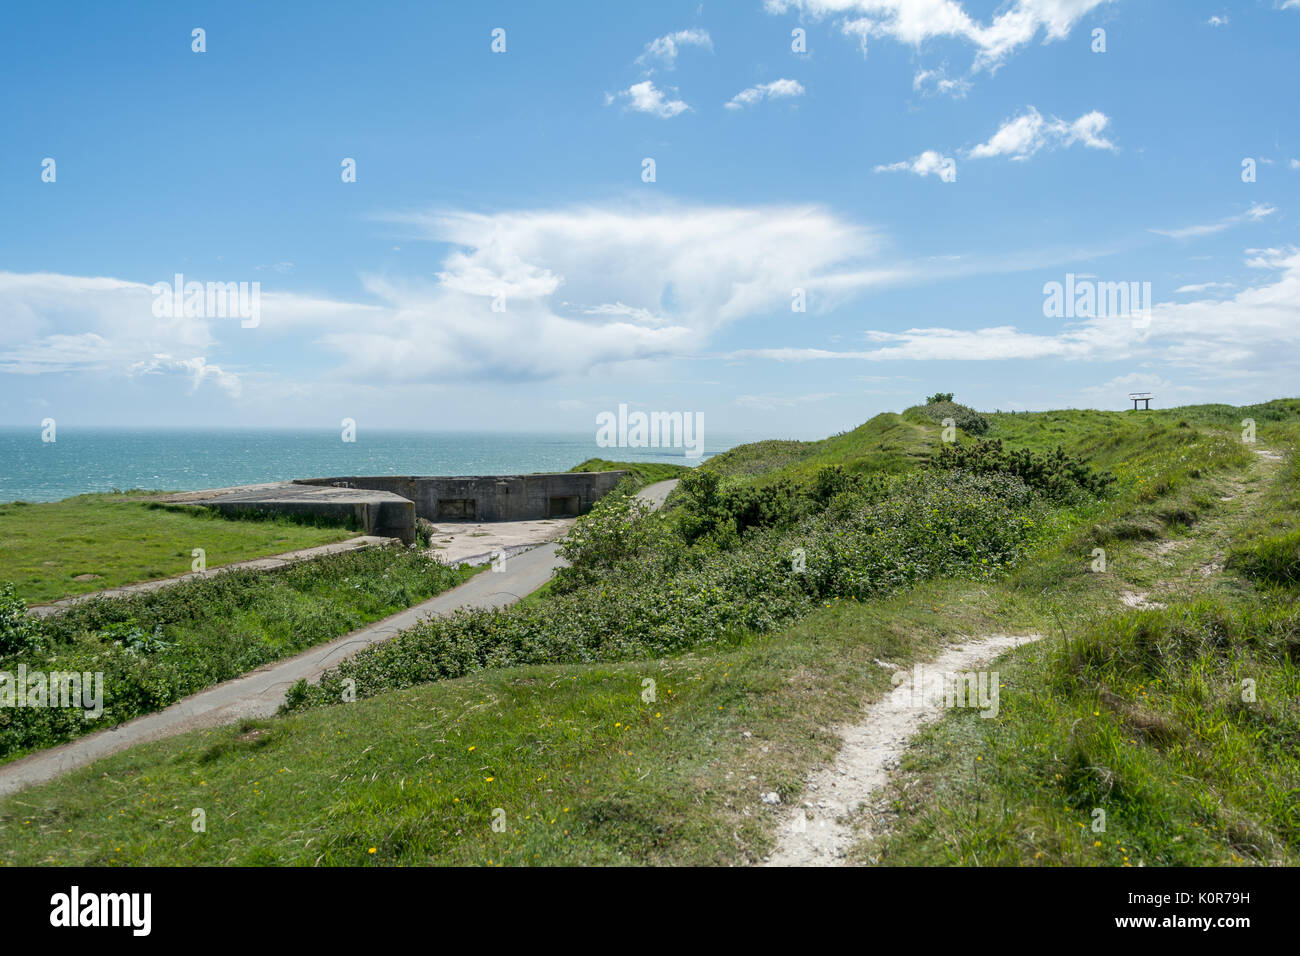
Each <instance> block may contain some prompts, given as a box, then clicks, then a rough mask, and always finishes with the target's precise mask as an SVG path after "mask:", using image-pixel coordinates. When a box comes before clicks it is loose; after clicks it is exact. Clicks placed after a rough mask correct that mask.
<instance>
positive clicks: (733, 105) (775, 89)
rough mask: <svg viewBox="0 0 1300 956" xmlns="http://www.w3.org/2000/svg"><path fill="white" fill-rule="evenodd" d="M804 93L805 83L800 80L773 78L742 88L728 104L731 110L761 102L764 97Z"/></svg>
mask: <svg viewBox="0 0 1300 956" xmlns="http://www.w3.org/2000/svg"><path fill="white" fill-rule="evenodd" d="M803 94H804V88H803V85H802V84H801V83H800V82H799V81H798V80H773V81H772V82H771V83H760V84H759V85H758V86H751V87H750V88H749V89H747V90H741V91H740V92H739V93H737V94H736V95H735V96H733V97H732V98H731V99H730V100H729V101H728V102H727V104H726V106H727V109H729V110H740V109H744V108H745V107H746V106H753V105H755V104H756V103H760V102H762V101H763V100H764V99H781V98H786V97H791V96H803Z"/></svg>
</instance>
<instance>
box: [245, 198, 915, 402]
mask: <svg viewBox="0 0 1300 956" xmlns="http://www.w3.org/2000/svg"><path fill="white" fill-rule="evenodd" d="M390 218H391V219H392V220H394V221H398V222H401V223H403V224H405V225H406V226H407V227H408V228H410V229H413V230H414V231H415V232H416V233H418V234H419V235H421V236H422V237H423V238H426V239H429V240H431V241H437V242H444V243H449V244H451V245H452V246H453V247H454V250H453V251H452V252H451V253H449V254H448V255H447V257H446V258H445V259H444V261H443V264H442V265H443V267H442V269H441V270H440V271H439V272H438V273H437V274H436V275H435V276H434V277H433V279H432V280H418V279H396V278H392V277H388V276H363V281H364V283H365V287H366V289H367V290H368V291H369V292H370V293H371V294H372V295H374V296H375V297H376V298H378V299H380V300H382V301H383V302H384V303H385V305H384V307H383V311H382V314H381V315H379V316H375V317H371V318H369V319H368V320H367V321H366V322H365V323H364V324H358V325H355V326H353V325H343V324H340V323H332V324H330V325H329V326H328V327H327V328H325V329H324V330H323V331H322V332H321V333H320V334H319V336H318V339H317V341H319V342H320V343H321V344H322V345H323V346H324V347H326V348H328V349H330V350H331V351H334V352H336V353H338V354H339V355H340V356H341V357H345V358H346V360H347V370H348V374H351V375H355V376H358V377H360V378H363V379H365V380H372V381H373V380H392V381H409V382H417V381H436V380H445V379H448V378H454V379H474V378H482V379H496V378H508V379H520V380H528V379H533V380H537V379H548V378H557V377H563V376H569V375H578V374H585V373H587V372H588V371H590V370H591V369H592V368H595V367H599V366H610V365H615V364H618V363H623V362H635V361H643V360H654V359H663V358H669V357H673V356H681V355H691V354H696V353H697V352H698V351H699V350H700V349H701V348H703V347H704V346H705V344H706V343H707V342H708V340H709V338H710V336H711V335H712V334H713V333H714V332H715V331H716V330H718V329H719V328H721V327H722V326H724V325H727V324H729V323H732V322H735V321H738V320H742V319H744V318H746V317H748V316H752V315H757V314H761V313H770V312H773V311H777V310H788V309H789V308H790V302H791V290H792V289H796V288H801V289H804V290H805V292H806V294H807V296H808V298H809V303H810V308H816V307H831V306H832V305H834V304H836V303H838V302H841V301H844V300H845V299H846V298H847V297H849V296H851V295H853V294H855V293H857V292H860V291H861V290H863V289H865V288H869V287H872V286H877V285H882V284H886V283H889V282H891V281H897V280H898V279H899V274H898V273H896V272H893V271H891V270H888V269H871V268H867V267H866V264H867V261H868V260H869V259H870V258H872V257H873V256H875V255H877V254H878V253H879V250H880V247H881V239H880V238H879V237H878V236H877V235H876V234H875V233H874V232H872V231H871V230H869V229H866V228H863V227H860V226H857V225H854V224H852V223H848V222H846V221H844V220H842V219H840V218H838V217H837V216H835V215H833V214H832V213H830V212H828V211H826V210H825V209H823V208H821V207H818V206H773V207H730V206H726V207H722V206H707V207H699V206H692V207H682V206H677V205H665V206H659V207H655V208H649V209H647V208H641V207H638V208H611V207H579V208H566V209H556V210H540V211H521V212H505V213H497V214H491V215H488V214H478V213H464V212H441V211H435V212H428V213H408V214H402V215H398V216H393V217H390ZM494 303H496V304H498V306H499V308H498V310H495V311H494V308H493V306H494ZM264 311H265V310H264Z"/></svg>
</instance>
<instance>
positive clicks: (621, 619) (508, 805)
mask: <svg viewBox="0 0 1300 956" xmlns="http://www.w3.org/2000/svg"><path fill="white" fill-rule="evenodd" d="M985 417H986V418H987V420H988V430H987V433H986V434H985V435H984V436H982V437H983V438H985V439H988V440H1001V441H1002V442H1003V443H1004V446H1005V447H1006V448H1008V449H1013V450H1014V449H1027V450H1030V451H1033V452H1037V453H1039V454H1040V455H1042V454H1046V453H1048V452H1049V451H1050V450H1051V449H1054V448H1055V447H1056V446H1057V445H1060V446H1062V447H1063V448H1064V449H1065V451H1066V452H1068V453H1070V454H1078V455H1083V456H1085V457H1086V458H1087V459H1088V462H1089V464H1090V465H1091V466H1092V467H1093V468H1096V469H1103V470H1105V471H1108V472H1110V473H1112V474H1113V475H1114V476H1115V481H1114V482H1113V484H1111V485H1110V486H1109V487H1108V488H1107V490H1106V491H1105V493H1104V494H1100V495H1091V494H1084V493H1079V494H1075V495H1071V496H1067V497H1065V498H1058V499H1048V498H1045V497H1044V496H1043V494H1041V493H1039V492H1034V491H1033V490H1032V489H1029V491H1028V493H1026V491H1025V490H1024V486H1023V485H1022V484H1021V483H1020V479H1018V478H1016V479H1013V478H1010V477H1008V478H1005V479H1004V478H998V479H997V481H996V482H994V483H993V484H981V483H980V482H979V481H974V480H971V479H968V478H964V477H962V476H960V475H951V476H950V475H944V474H938V475H934V476H926V475H921V474H920V472H921V471H922V470H927V471H928V469H922V465H923V464H924V463H925V462H926V461H927V460H928V455H929V454H932V453H934V452H935V451H936V450H937V449H938V448H939V447H940V446H941V444H942V439H941V429H942V426H941V424H940V423H938V422H935V421H933V418H932V416H931V415H930V414H927V412H926V410H925V409H924V408H923V407H921V408H917V409H909V410H908V411H907V412H905V413H903V414H902V415H883V416H878V417H877V418H875V419H872V420H871V421H870V422H868V423H866V424H864V425H863V426H861V427H860V428H857V429H854V430H853V431H851V432H846V433H844V434H842V435H837V436H834V437H832V438H828V439H825V440H823V441H820V442H759V443H755V444H752V445H746V446H741V447H740V448H737V449H733V450H732V451H731V452H728V453H726V454H724V455H719V456H717V457H716V458H713V459H710V460H709V461H708V462H706V463H705V464H704V465H702V466H701V468H700V469H698V474H703V475H710V474H713V475H717V476H720V477H722V478H724V479H725V481H724V482H723V486H722V491H723V492H725V490H726V489H727V488H734V489H753V490H754V491H755V493H759V492H764V490H765V489H767V491H766V492H764V493H766V494H768V495H769V497H758V498H754V497H752V496H751V497H746V495H745V494H739V492H737V494H736V496H734V497H732V498H726V497H725V495H724V497H716V496H714V495H713V493H712V492H710V489H709V487H708V486H707V485H704V484H701V485H698V486H697V487H695V488H694V490H691V489H687V491H685V492H683V493H682V494H681V495H679V504H678V507H677V508H675V509H673V510H672V511H671V512H670V513H668V514H664V515H661V516H659V517H656V518H653V519H638V518H636V517H635V515H634V514H633V513H631V512H619V511H618V510H616V509H615V506H614V505H615V503H613V502H612V503H611V504H610V507H609V509H606V510H602V511H601V512H600V513H598V514H595V515H594V517H593V518H592V519H591V521H590V522H587V523H586V524H585V525H584V527H585V528H587V529H588V530H589V531H590V532H591V533H589V534H587V535H586V536H585V538H584V539H583V542H584V543H582V544H581V546H575V547H576V550H575V566H576V568H577V571H576V572H575V573H574V575H573V576H572V577H571V578H568V579H565V580H560V579H556V582H555V583H554V584H553V585H552V587H551V588H550V589H548V592H547V593H546V594H545V595H542V596H540V597H539V598H538V599H537V600H535V601H533V602H529V604H528V605H527V606H526V607H525V608H522V609H520V610H518V611H516V612H508V613H506V614H502V615H497V616H491V615H488V616H479V617H469V618H467V619H465V620H463V621H461V622H459V623H455V622H453V623H446V624H438V625H431V626H430V627H429V628H426V629H424V630H422V631H421V632H419V633H417V634H413V635H411V636H410V637H409V638H407V639H399V640H398V641H394V642H392V644H391V645H387V646H386V647H385V649H382V650H377V651H376V652H375V653H374V654H367V655H363V656H360V657H358V658H357V659H356V662H355V664H354V665H352V668H351V670H347V671H345V672H342V673H344V674H348V675H350V676H351V677H352V678H355V679H356V681H357V688H358V696H359V697H360V699H358V700H357V701H356V702H355V703H338V702H336V699H320V700H315V701H312V702H310V703H311V706H307V707H305V709H298V710H295V711H294V712H293V713H291V714H288V715H286V716H283V717H279V718H276V719H274V720H270V721H264V722H257V723H249V724H245V725H242V726H239V727H229V728H222V729H219V730H211V731H202V732H198V733H194V734H189V735H186V736H183V737H179V738H176V739H174V740H170V741H163V742H160V743H157V744H152V745H149V746H145V747H141V748H137V749H135V750H133V751H131V752H129V753H124V754H119V755H117V756H115V757H113V758H110V759H108V760H106V761H102V762H100V763H99V764H96V765H94V766H93V767H88V768H85V769H83V770H80V771H77V772H74V773H72V774H69V775H67V776H66V777H64V778H62V779H60V780H59V781H55V782H53V783H51V784H49V785H46V786H43V787H38V788H34V789H31V790H28V791H25V792H24V793H21V794H18V795H16V796H14V797H10V798H7V799H5V800H0V861H3V862H5V863H9V864H30V863H42V862H54V863H163V862H166V863H212V864H222V863H244V864H259V863H299V864H305V865H311V864H322V865H323V864H355V865H368V864H376V865H385V864H396V863H402V864H418V863H424V864H428V863H435V864H441V863H451V864H478V865H533V864H541V865H545V864H577V863H637V864H645V863H696V864H734V863H744V862H752V861H755V860H759V859H761V858H762V857H763V855H764V854H765V853H767V852H769V851H770V849H771V847H772V846H773V843H774V833H775V827H776V825H777V820H778V817H777V812H778V809H779V808H774V807H773V806H772V805H771V804H770V803H769V802H765V801H764V799H763V798H762V795H763V794H766V793H771V792H775V793H777V794H778V795H779V796H780V798H781V800H782V802H783V803H784V804H789V803H790V802H792V801H794V800H797V799H799V798H800V796H801V794H802V790H803V781H804V779H805V775H806V773H807V772H808V771H809V770H810V769H811V768H813V767H815V766H818V765H820V764H821V763H823V762H824V761H826V760H827V759H828V758H829V757H830V756H831V755H832V754H833V753H834V751H835V748H836V747H837V746H838V739H837V737H836V736H835V734H834V733H833V731H832V729H831V728H833V727H834V726H836V725H837V724H839V723H843V722H845V721H850V720H853V719H856V718H857V715H858V714H860V712H861V707H862V705H863V704H864V702H868V701H871V700H874V699H877V698H878V697H879V696H881V695H882V694H884V693H886V692H888V690H889V687H890V683H889V680H888V672H887V671H885V670H883V669H881V668H880V667H879V666H877V665H875V664H874V663H873V662H874V661H876V660H880V659H883V660H888V661H891V662H893V663H894V664H897V665H900V666H903V667H907V666H909V665H910V664H911V663H912V662H914V661H923V660H928V659H929V658H931V657H932V656H934V654H936V653H937V652H938V651H939V650H940V649H942V648H943V647H945V646H946V645H948V644H951V643H953V642H955V641H959V640H961V639H962V637H963V636H968V635H979V634H990V633H1027V632H1030V631H1036V632H1038V633H1042V634H1045V635H1047V636H1046V638H1045V640H1044V641H1042V642H1040V643H1039V644H1037V645H1032V646H1029V647H1026V648H1022V649H1021V650H1018V651H1015V652H1013V653H1011V654H1010V655H1008V656H1006V657H1005V658H1003V659H1002V660H1001V661H1000V662H999V664H998V668H999V670H1000V671H1001V672H1002V675H1003V682H1004V683H1005V685H1006V688H1005V689H1004V691H1003V695H1002V703H1003V707H1002V711H1001V713H1000V714H999V716H998V718H997V719H993V720H986V719H980V718H978V717H977V716H976V715H975V714H974V712H972V711H953V712H952V713H950V714H949V715H948V716H946V717H945V718H944V719H942V720H941V721H939V722H938V723H936V724H935V725H933V726H932V728H931V729H930V730H929V731H926V732H925V733H923V735H922V736H921V737H920V738H918V740H917V741H916V743H915V745H914V746H913V748H912V750H911V751H910V752H909V755H908V757H907V758H906V759H905V761H904V767H903V769H902V771H901V773H900V774H899V775H898V776H897V777H896V780H895V783H894V784H893V786H894V789H893V790H891V791H890V792H889V793H887V794H886V795H885V798H886V802H885V806H886V808H887V810H888V813H886V814H885V818H891V819H892V821H893V822H892V824H891V825H890V826H889V827H887V828H886V829H885V831H884V832H879V831H878V832H876V833H875V834H874V835H873V836H872V837H871V838H870V839H864V840H863V841H862V843H861V844H860V845H859V846H858V847H857V848H856V849H855V851H854V858H855V859H856V860H858V861H866V862H879V863H886V864H888V863H925V864H936V863H938V864H954V865H960V864H975V863H981V864H983V863H1018V864H1031V865H1043V864H1071V865H1115V866H1124V865H1132V866H1138V865H1147V866H1152V865H1162V864H1169V865H1180V864H1193V863H1195V864H1209V865H1241V864H1276V863H1283V864H1291V865H1294V864H1296V863H1297V862H1300V818H1297V816H1296V806H1297V803H1296V801H1295V800H1294V794H1295V793H1296V792H1300V746H1298V745H1297V741H1300V713H1298V710H1300V706H1298V705H1297V703H1296V702H1297V701H1298V700H1300V670H1297V667H1296V661H1297V659H1298V658H1297V651H1296V649H1297V647H1300V610H1298V607H1297V603H1296V602H1297V598H1300V592H1298V591H1297V586H1296V583H1295V582H1296V569H1297V567H1300V507H1297V505H1298V504H1300V466H1298V465H1297V458H1296V455H1295V445H1296V442H1297V440H1300V401H1297V400H1293V399H1292V400H1281V401H1277V402H1270V403H1266V404H1264V405H1258V406H1251V407H1245V408H1234V407H1229V406H1189V407H1187V408H1182V409H1171V410H1165V411H1160V412H1151V413H1146V412H1140V413H1132V412H1097V411H1062V412H1045V413H986V414H985ZM1244 418H1253V419H1254V420H1255V422H1256V438H1257V441H1256V442H1255V443H1254V444H1249V443H1244V442H1243V441H1242V424H1241V422H1242V419H1244ZM961 437H962V440H963V442H965V443H967V444H972V443H973V442H974V440H975V437H974V436H967V435H963V436H961ZM828 465H832V466H834V465H838V466H841V467H842V468H843V469H844V470H845V471H846V472H848V473H849V474H851V475H862V476H875V478H879V479H881V480H880V482H875V479H874V478H873V482H875V483H871V484H866V485H862V486H861V487H857V486H851V485H849V486H843V487H844V488H845V489H847V490H842V491H839V492H838V493H837V494H836V495H833V496H831V497H830V498H828V499H826V500H824V501H823V500H819V499H818V500H815V499H813V498H804V497H800V495H806V494H814V493H815V492H814V491H813V490H811V489H814V488H815V487H816V485H817V482H816V479H817V476H818V473H819V470H820V469H822V468H824V467H826V466H828ZM781 479H790V480H791V481H792V482H794V483H795V485H796V486H797V487H798V488H801V489H804V490H803V491H801V492H799V493H798V494H794V496H793V497H790V496H788V495H787V494H786V492H785V491H782V490H781V488H782V486H781V485H780V480H781ZM836 487H841V486H836ZM921 496H928V497H924V499H922V497H921ZM940 500H942V501H943V502H945V504H944V505H943V506H942V507H936V508H934V509H932V508H931V507H930V506H929V504H928V502H930V501H935V502H938V501H940ZM755 502H757V503H758V504H760V505H762V507H756V506H754V505H755ZM729 509H730V510H729ZM755 514H756V515H758V516H759V517H758V518H757V519H753V520H757V522H758V523H757V524H756V525H755V526H753V527H749V528H747V529H743V530H741V531H736V530H735V528H730V530H728V528H727V527H723V526H724V525H726V523H727V522H728V521H730V520H732V518H731V517H730V516H733V515H745V516H747V517H746V520H751V519H752V517H753V515H755ZM935 521H940V522H942V523H943V524H942V525H939V524H933V522H935ZM701 523H704V525H706V526H707V528H706V532H705V533H703V534H701V535H699V536H698V537H694V538H691V539H689V540H687V539H684V538H683V537H682V533H683V531H682V529H683V527H694V528H695V529H696V530H698V526H699V525H700V524H701ZM691 533H692V534H695V531H692V532H691ZM882 536H883V537H882ZM875 540H886V541H887V546H882V547H881V548H880V549H879V550H876V549H875V548H874V545H873V544H872V542H873V541H875ZM797 543H802V544H801V545H800V546H801V547H803V548H805V549H806V551H807V566H808V569H810V571H811V572H813V573H812V575H811V578H813V579H812V580H806V579H800V580H797V581H796V583H795V584H791V583H790V580H789V575H788V573H785V572H788V570H789V560H788V559H789V555H790V549H791V547H792V546H793V545H795V544H797ZM1097 549H1103V550H1104V552H1105V558H1106V562H1107V563H1106V569H1105V571H1104V572H1100V573H1099V572H1097V571H1096V570H1095V566H1096V564H1095V562H1096V555H1097ZM990 556H993V557H994V558H995V560H994V561H993V562H992V563H991V564H989V563H984V562H985V561H986V559H987V558H989V557H990ZM782 568H784V569H785V572H782V573H780V574H778V573H777V572H778V571H781V570H782ZM863 569H866V571H867V572H868V573H866V574H865V575H864V574H862V573H860V572H862V571H863ZM340 676H342V674H339V675H335V677H333V678H331V677H330V676H329V675H327V678H326V681H325V683H324V684H323V685H322V686H323V688H330V687H334V686H336V685H335V684H333V683H331V681H333V680H337V679H338V678H339V677H340ZM1247 679H1248V680H1251V681H1254V684H1253V685H1252V686H1253V688H1254V697H1255V699H1254V700H1253V701H1248V700H1245V699H1244V698H1243V687H1244V685H1243V683H1242V682H1243V681H1244V680H1247ZM110 795H111V806H112V807H114V808H115V811H114V812H106V811H105V809H104V808H105V806H106V805H109V803H110ZM195 807H202V808H205V809H206V811H207V820H208V828H207V831H206V832H204V833H199V834H196V833H194V832H193V831H192V830H191V829H190V826H189V823H190V811H191V809H192V808H195ZM1098 809H1101V810H1103V811H1104V812H1105V818H1106V820H1107V828H1106V830H1105V831H1104V833H1099V832H1096V831H1094V829H1093V821H1094V820H1095V819H1096V815H1095V811H1096V810H1098ZM494 824H499V825H496V826H494Z"/></svg>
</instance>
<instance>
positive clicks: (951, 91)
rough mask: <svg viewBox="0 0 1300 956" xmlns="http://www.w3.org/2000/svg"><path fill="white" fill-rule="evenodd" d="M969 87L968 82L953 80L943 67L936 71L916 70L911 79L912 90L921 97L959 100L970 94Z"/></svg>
mask: <svg viewBox="0 0 1300 956" xmlns="http://www.w3.org/2000/svg"><path fill="white" fill-rule="evenodd" d="M970 86H971V85H970V81H969V80H954V79H953V78H952V77H950V76H948V73H947V70H946V68H944V67H940V68H939V69H937V70H918V71H917V73H916V75H915V76H914V77H912V90H913V91H914V92H917V93H920V94H921V95H923V96H936V95H943V96H951V97H952V98H953V99H957V100H960V99H964V98H965V97H966V94H967V93H969V92H970Z"/></svg>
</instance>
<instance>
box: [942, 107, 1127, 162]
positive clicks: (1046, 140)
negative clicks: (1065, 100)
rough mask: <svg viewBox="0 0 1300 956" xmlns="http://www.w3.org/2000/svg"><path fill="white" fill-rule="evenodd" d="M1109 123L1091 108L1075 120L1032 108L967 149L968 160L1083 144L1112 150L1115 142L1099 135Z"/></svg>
mask: <svg viewBox="0 0 1300 956" xmlns="http://www.w3.org/2000/svg"><path fill="white" fill-rule="evenodd" d="M1109 124H1110V118H1109V117H1108V116H1106V115H1105V114H1104V113H1100V112H1098V111H1097V110H1093V111H1092V112H1090V113H1085V114H1083V115H1082V116H1080V117H1079V118H1078V119H1076V120H1074V121H1072V122H1067V121H1066V120H1062V119H1059V118H1057V117H1052V118H1050V119H1048V118H1045V117H1044V116H1043V115H1042V114H1041V113H1039V112H1038V110H1037V109H1035V108H1034V107H1032V106H1031V107H1029V108H1028V109H1026V111H1025V112H1024V113H1021V114H1020V115H1019V116H1016V117H1013V118H1012V119H1009V120H1006V121H1005V122H1004V123H1003V124H1002V125H1001V126H1000V127H999V128H998V131H997V132H996V133H994V134H993V135H992V137H990V138H989V140H988V142H986V143H981V144H980V145H978V146H976V147H975V148H974V149H971V150H969V151H968V152H967V154H966V155H967V156H968V157H969V158H970V159H986V158H988V157H992V156H1010V157H1011V158H1012V159H1013V160H1026V159H1028V158H1029V157H1031V156H1033V155H1034V154H1035V153H1037V152H1038V151H1039V150H1040V149H1042V148H1044V147H1051V148H1055V147H1058V146H1059V147H1069V146H1073V145H1074V144H1075V143H1083V145H1084V146H1087V147H1088V148H1090V149H1107V150H1114V149H1115V144H1114V143H1112V142H1111V141H1110V140H1108V139H1106V138H1105V137H1104V136H1103V135H1102V131H1103V130H1104V129H1105V128H1106V127H1107V126H1108V125H1109Z"/></svg>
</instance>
